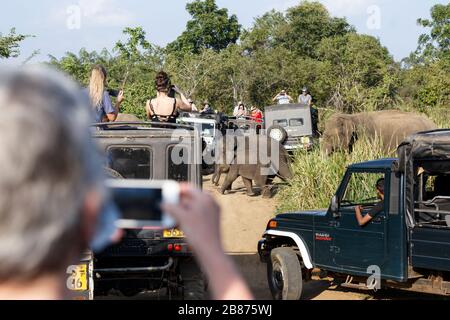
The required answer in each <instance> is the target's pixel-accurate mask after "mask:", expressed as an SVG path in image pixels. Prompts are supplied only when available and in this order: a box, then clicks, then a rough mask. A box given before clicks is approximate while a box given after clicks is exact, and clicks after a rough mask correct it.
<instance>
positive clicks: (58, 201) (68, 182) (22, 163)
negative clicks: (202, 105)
mask: <svg viewBox="0 0 450 320" xmlns="http://www.w3.org/2000/svg"><path fill="white" fill-rule="evenodd" d="M79 92H80V90H79V88H78V87H77V86H76V85H75V84H74V83H73V82H72V81H70V80H68V79H67V78H66V77H65V76H63V75H61V74H60V73H57V72H55V71H50V70H48V69H43V68H40V67H39V68H37V67H35V68H31V69H30V68H28V69H4V68H1V69H0V110H1V114H2V116H1V117H0V148H1V152H0V168H1V172H0V261H1V263H0V299H12V300H15V299H64V298H66V297H67V291H66V287H65V286H66V280H65V279H66V276H65V272H66V268H67V266H68V265H71V264H74V263H76V262H77V261H78V260H79V257H80V254H81V252H82V251H83V250H84V249H85V248H87V247H92V246H94V247H97V248H101V247H104V246H106V245H108V244H109V241H111V239H112V237H113V236H114V231H115V230H114V228H113V227H112V226H113V225H114V219H115V217H116V216H115V214H116V213H115V211H114V210H112V209H111V208H110V206H108V204H107V201H106V199H107V197H106V192H105V190H104V187H103V170H102V166H101V161H100V157H99V153H98V152H97V150H96V148H95V146H94V144H93V141H92V140H91V138H90V131H89V124H90V122H91V119H92V114H91V112H92V111H91V109H90V108H89V101H87V100H85V99H83V97H82V96H80V94H79ZM165 209H166V210H168V211H169V213H171V214H173V215H174V217H175V218H176V219H178V221H179V224H180V226H181V227H182V228H183V229H184V231H185V232H186V234H187V237H188V241H189V242H190V243H191V245H192V247H193V249H194V250H195V251H196V253H197V255H198V259H199V262H200V263H201V265H202V266H203V268H204V270H205V272H206V273H207V275H208V276H209V279H210V284H211V291H212V295H213V298H215V299H251V298H252V295H251V293H250V291H249V290H248V288H247V286H246V284H245V282H244V281H243V279H242V277H241V276H240V274H239V273H238V272H237V271H236V268H235V266H234V264H233V263H232V262H231V261H230V259H229V258H228V257H227V256H226V255H225V254H224V253H223V250H222V244H221V240H220V232H219V229H220V228H219V216H220V209H219V207H218V206H217V204H216V203H215V202H214V200H213V199H212V198H211V197H210V196H208V195H206V194H204V193H202V192H200V191H198V190H193V189H192V188H191V187H189V186H186V185H185V186H183V196H182V200H181V204H180V205H179V206H170V207H168V208H165ZM100 222H101V223H100Z"/></svg>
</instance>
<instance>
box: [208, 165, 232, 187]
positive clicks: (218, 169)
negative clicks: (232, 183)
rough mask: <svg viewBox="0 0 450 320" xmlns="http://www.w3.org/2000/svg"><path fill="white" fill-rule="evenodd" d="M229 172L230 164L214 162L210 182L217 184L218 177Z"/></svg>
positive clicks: (218, 181)
mask: <svg viewBox="0 0 450 320" xmlns="http://www.w3.org/2000/svg"><path fill="white" fill-rule="evenodd" d="M228 172H230V165H228V164H216V165H215V170H214V174H213V176H212V179H211V181H212V183H213V184H214V185H215V186H219V183H220V178H221V177H222V174H224V173H228Z"/></svg>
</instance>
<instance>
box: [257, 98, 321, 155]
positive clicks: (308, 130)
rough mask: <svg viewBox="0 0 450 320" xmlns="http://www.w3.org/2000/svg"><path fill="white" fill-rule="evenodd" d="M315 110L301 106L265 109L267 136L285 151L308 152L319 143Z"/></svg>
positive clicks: (286, 105)
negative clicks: (300, 150)
mask: <svg viewBox="0 0 450 320" xmlns="http://www.w3.org/2000/svg"><path fill="white" fill-rule="evenodd" d="M314 112H315V110H313V109H312V108H310V107H308V106H304V105H302V104H284V105H276V106H270V107H266V109H265V115H264V116H265V119H266V129H267V134H268V135H270V137H272V139H275V140H277V141H279V142H280V143H282V144H283V145H284V147H285V148H286V150H287V151H289V152H293V151H295V150H297V149H303V150H307V151H310V150H312V149H313V147H314V146H316V145H317V144H318V142H319V140H318V133H317V118H316V116H315V114H314Z"/></svg>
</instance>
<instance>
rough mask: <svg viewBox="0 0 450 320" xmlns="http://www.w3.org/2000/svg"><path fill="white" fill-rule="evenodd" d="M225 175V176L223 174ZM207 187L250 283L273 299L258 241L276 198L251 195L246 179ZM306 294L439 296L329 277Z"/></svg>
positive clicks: (227, 243) (208, 183)
mask: <svg viewBox="0 0 450 320" xmlns="http://www.w3.org/2000/svg"><path fill="white" fill-rule="evenodd" d="M222 179H223V178H222ZM203 187H204V190H205V191H208V192H211V194H212V195H213V196H214V197H215V198H216V199H217V201H218V202H219V203H220V205H221V207H222V236H223V241H224V246H225V249H226V251H227V252H228V253H229V254H230V255H232V256H233V257H234V259H235V261H236V263H237V264H238V266H239V268H240V269H241V272H242V273H243V274H244V276H245V277H246V279H247V281H248V283H250V285H251V287H252V290H253V292H254V294H255V296H256V297H257V299H264V300H267V299H271V295H270V292H269V289H268V285H267V280H266V266H265V265H264V264H262V263H261V262H260V261H259V257H258V255H257V243H258V241H259V240H260V239H261V236H262V234H263V233H264V230H265V228H266V225H267V222H268V221H269V220H270V218H272V217H273V216H274V214H275V213H276V202H275V200H274V199H262V198H261V197H254V198H250V197H247V195H246V194H245V188H244V185H243V183H242V182H241V181H240V179H239V180H238V181H236V183H235V184H234V186H233V191H232V192H230V193H229V194H227V195H221V194H220V193H219V192H218V188H217V187H216V186H214V185H212V183H211V181H210V177H205V178H204V185H203ZM304 292H305V294H304V298H305V299H308V300H309V299H312V300H374V299H375V300H392V299H395V300H403V299H436V298H438V297H435V296H429V295H424V294H416V293H408V292H403V291H397V290H388V291H382V292H378V293H373V292H371V293H370V292H364V291H358V290H350V289H346V288H342V287H339V286H332V284H330V282H328V281H313V282H311V283H309V284H307V285H306V286H305V288H304Z"/></svg>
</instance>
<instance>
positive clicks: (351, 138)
mask: <svg viewBox="0 0 450 320" xmlns="http://www.w3.org/2000/svg"><path fill="white" fill-rule="evenodd" d="M337 122H338V127H339V136H340V137H341V139H342V143H343V145H344V146H345V147H346V148H348V150H349V151H350V152H352V150H353V146H354V144H355V142H356V140H357V134H356V124H355V122H354V121H353V119H352V118H351V116H349V115H341V116H339V118H338V121H337Z"/></svg>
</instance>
